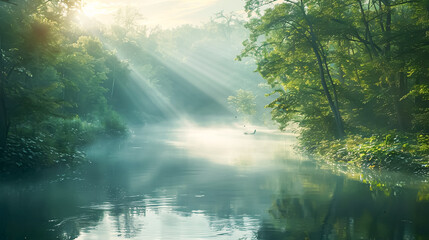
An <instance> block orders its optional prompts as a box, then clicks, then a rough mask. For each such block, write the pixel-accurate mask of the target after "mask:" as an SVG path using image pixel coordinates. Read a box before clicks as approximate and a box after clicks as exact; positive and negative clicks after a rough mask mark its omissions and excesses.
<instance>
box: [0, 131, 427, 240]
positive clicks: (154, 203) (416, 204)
mask: <svg viewBox="0 0 429 240" xmlns="http://www.w3.org/2000/svg"><path fill="white" fill-rule="evenodd" d="M243 131H244V130H243V129H241V128H239V127H216V128H214V127H203V126H186V127H173V126H170V127H168V128H166V127H165V125H164V126H163V127H161V126H150V127H149V126H147V127H143V128H139V129H134V133H133V134H132V136H130V138H129V139H128V140H125V141H120V142H117V143H112V142H105V143H100V144H97V145H95V146H93V147H92V148H90V149H88V156H89V158H90V159H91V161H92V164H90V165H87V166H83V167H81V168H78V169H73V170H70V172H62V173H52V174H54V176H49V177H43V178H37V180H34V179H31V180H30V179H28V180H25V179H24V180H22V179H21V180H8V181H6V180H5V181H3V182H1V183H0V239H4V240H8V239H42V240H49V239H79V240H96V239H100V240H109V239H112V240H113V239H150V240H156V239H175V240H176V239H219V240H220V239H224V240H229V239H231V240H238V239H241V240H245V239H249V240H250V239H260V240H262V239H273V240H277V239H429V187H428V184H427V181H425V178H424V177H416V176H406V175H401V174H398V173H375V174H374V175H371V173H370V174H368V175H366V174H362V173H361V174H349V173H345V172H340V171H338V169H337V170H333V169H325V168H320V167H319V166H318V165H317V164H316V162H315V161H314V160H309V159H306V158H304V157H302V156H300V155H298V154H296V153H295V152H294V150H293V144H295V143H296V136H295V135H293V134H287V133H280V132H278V131H276V130H268V129H262V128H258V129H257V132H256V134H255V135H245V134H243ZM252 131H253V129H251V131H250V132H252ZM379 176H384V177H381V178H380V179H381V180H380V179H378V178H377V177H379Z"/></svg>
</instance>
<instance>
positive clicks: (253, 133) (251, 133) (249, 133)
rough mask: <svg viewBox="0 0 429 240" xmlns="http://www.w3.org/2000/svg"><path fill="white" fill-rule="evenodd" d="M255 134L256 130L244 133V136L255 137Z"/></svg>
mask: <svg viewBox="0 0 429 240" xmlns="http://www.w3.org/2000/svg"><path fill="white" fill-rule="evenodd" d="M255 133H256V129H255V130H253V132H245V133H244V134H245V135H255Z"/></svg>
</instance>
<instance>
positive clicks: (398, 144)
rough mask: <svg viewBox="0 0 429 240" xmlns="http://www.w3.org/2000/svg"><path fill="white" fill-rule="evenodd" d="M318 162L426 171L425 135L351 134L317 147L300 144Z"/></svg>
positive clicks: (428, 152) (428, 164) (427, 145)
mask: <svg viewBox="0 0 429 240" xmlns="http://www.w3.org/2000/svg"><path fill="white" fill-rule="evenodd" d="M301 146H302V147H304V148H306V149H307V150H310V151H311V152H312V153H314V154H316V155H317V156H319V157H320V158H321V159H324V160H328V161H334V162H344V163H347V164H348V165H351V166H357V167H366V168H370V169H373V168H375V169H389V170H406V171H410V172H414V173H427V172H428V171H429V158H428V156H429V136H428V135H422V134H419V135H417V136H416V135H401V134H398V133H397V132H391V133H389V134H377V135H373V136H371V137H362V136H360V135H351V136H349V137H347V138H346V139H343V140H332V141H327V140H325V141H321V142H319V143H318V144H317V145H310V144H309V143H308V142H305V143H302V145H301Z"/></svg>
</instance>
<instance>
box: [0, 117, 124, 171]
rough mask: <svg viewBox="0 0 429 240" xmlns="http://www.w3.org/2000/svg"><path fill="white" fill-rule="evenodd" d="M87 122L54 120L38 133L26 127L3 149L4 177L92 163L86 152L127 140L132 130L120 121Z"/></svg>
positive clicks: (0, 152) (14, 133)
mask: <svg viewBox="0 0 429 240" xmlns="http://www.w3.org/2000/svg"><path fill="white" fill-rule="evenodd" d="M106 119H107V120H103V121H100V120H98V119H97V120H94V121H87V120H82V119H80V118H74V119H59V118H50V119H48V120H47V121H44V122H42V123H41V124H40V125H39V126H38V128H37V129H34V127H32V126H26V125H22V126H20V127H19V128H17V129H16V130H14V131H12V132H11V134H10V135H9V136H8V139H7V143H6V146H5V147H3V148H2V147H0V173H2V174H18V175H19V174H20V173H29V172H34V171H39V170H42V169H48V168H57V167H60V168H61V167H66V168H70V167H73V166H77V165H80V164H82V163H86V162H88V160H87V158H86V154H85V148H86V147H87V146H89V145H91V144H93V143H94V142H95V141H96V140H97V139H116V138H122V137H126V136H127V134H128V128H127V127H126V125H125V123H123V122H122V120H120V118H119V117H116V118H106Z"/></svg>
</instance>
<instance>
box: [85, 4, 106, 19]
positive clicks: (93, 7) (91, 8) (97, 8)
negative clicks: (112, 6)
mask: <svg viewBox="0 0 429 240" xmlns="http://www.w3.org/2000/svg"><path fill="white" fill-rule="evenodd" d="M108 12H109V11H108V10H107V9H106V8H104V7H103V6H102V5H101V4H100V3H99V2H91V3H86V4H85V5H84V6H83V7H82V13H83V14H85V15H86V16H88V17H94V16H96V15H102V14H107V13H108Z"/></svg>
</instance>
